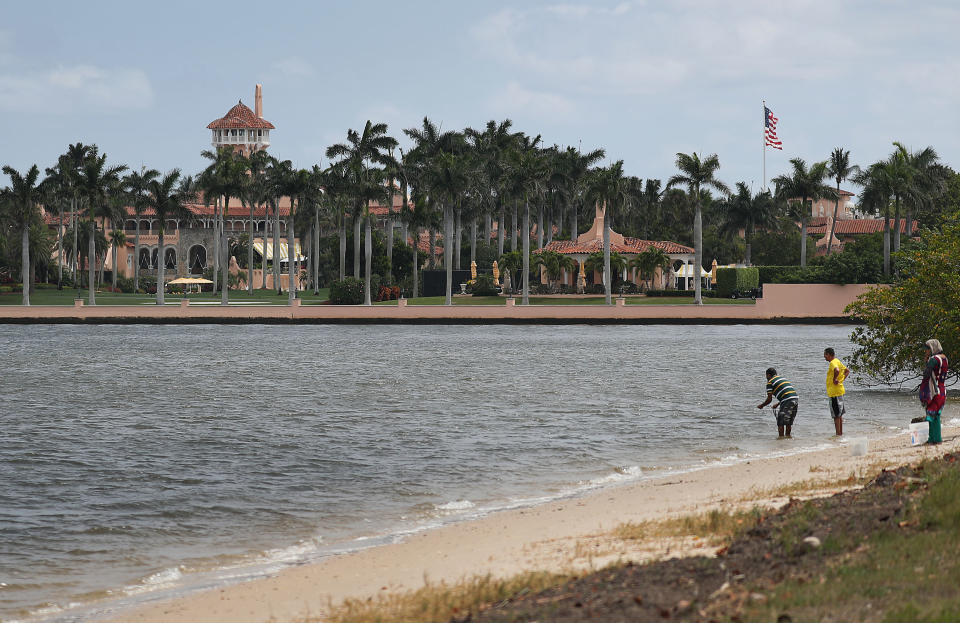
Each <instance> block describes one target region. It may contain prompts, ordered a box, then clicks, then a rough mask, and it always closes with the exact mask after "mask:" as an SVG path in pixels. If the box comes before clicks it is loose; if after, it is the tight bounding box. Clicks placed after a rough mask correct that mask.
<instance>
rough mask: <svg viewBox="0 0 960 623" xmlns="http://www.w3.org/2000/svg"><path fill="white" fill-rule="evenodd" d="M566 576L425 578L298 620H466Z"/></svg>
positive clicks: (412, 622)
mask: <svg viewBox="0 0 960 623" xmlns="http://www.w3.org/2000/svg"><path fill="white" fill-rule="evenodd" d="M568 579H569V577H568V576H566V575H562V574H554V573H545V572H531V573H523V574H520V575H516V576H513V577H510V578H507V579H497V578H494V577H492V576H489V575H487V576H481V577H474V578H469V579H466V580H462V581H460V582H456V583H453V584H447V583H445V582H439V583H436V584H434V583H431V582H427V583H426V585H425V586H424V587H423V588H420V589H418V590H415V591H411V592H407V593H400V594H388V595H381V596H380V597H378V598H375V599H348V600H346V601H345V602H343V603H342V604H340V605H339V606H337V607H335V608H332V609H331V612H330V613H329V614H328V615H327V616H325V617H322V618H320V617H308V618H306V619H303V620H302V623H320V621H324V622H329V623H383V622H384V621H391V622H394V623H447V622H448V621H451V620H458V619H461V618H462V617H463V619H462V620H469V619H468V618H465V617H468V616H469V613H471V612H473V613H476V612H482V611H483V610H485V609H487V608H490V607H493V606H495V605H496V604H498V603H500V602H503V601H504V600H507V599H511V598H514V597H518V596H521V595H526V594H529V593H536V592H539V591H542V590H544V589H546V588H550V587H554V586H559V585H560V584H562V583H563V582H565V581H566V580H568Z"/></svg>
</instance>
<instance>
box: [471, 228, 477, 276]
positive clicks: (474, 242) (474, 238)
mask: <svg viewBox="0 0 960 623" xmlns="http://www.w3.org/2000/svg"><path fill="white" fill-rule="evenodd" d="M476 261H477V217H473V220H471V221H470V265H471V266H473V263H474V262H476Z"/></svg>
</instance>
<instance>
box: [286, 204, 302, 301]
mask: <svg viewBox="0 0 960 623" xmlns="http://www.w3.org/2000/svg"><path fill="white" fill-rule="evenodd" d="M300 202H301V203H302V202H303V199H302V198H301V199H300ZM293 217H294V213H293V197H290V216H289V217H288V218H287V305H293V299H295V298H297V280H296V272H297V257H298V255H297V247H296V243H295V238H296V236H295V233H296V232H295V231H294V225H293V223H294V220H293Z"/></svg>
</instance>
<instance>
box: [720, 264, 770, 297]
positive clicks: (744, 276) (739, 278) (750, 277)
mask: <svg viewBox="0 0 960 623" xmlns="http://www.w3.org/2000/svg"><path fill="white" fill-rule="evenodd" d="M759 285H760V271H758V270H757V269H756V268H718V269H717V295H718V296H721V297H724V298H726V297H728V296H731V295H733V294H734V293H741V294H743V293H747V292H750V291H751V290H755V289H756V288H758V287H759Z"/></svg>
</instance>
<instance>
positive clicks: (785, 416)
mask: <svg viewBox="0 0 960 623" xmlns="http://www.w3.org/2000/svg"><path fill="white" fill-rule="evenodd" d="M774 398H776V399H777V404H775V405H774V406H773V410H774V411H775V412H776V414H777V432H778V433H779V434H780V437H779V438H780V439H783V438H784V437H790V436H791V435H790V431H791V429H792V428H793V420H794V419H796V417H797V405H798V404H799V400H798V398H797V392H796V390H795V389H793V385H791V384H790V381H788V380H787V379H785V378H783V377H782V376H779V375H778V374H777V370H776V368H767V399H766V400H764V401H763V402H761V403H760V404H758V405H757V408H758V409H762V408H764V407H765V406H767V405H768V404H770V401H772V400H773V399H774ZM784 433H786V434H784Z"/></svg>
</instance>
